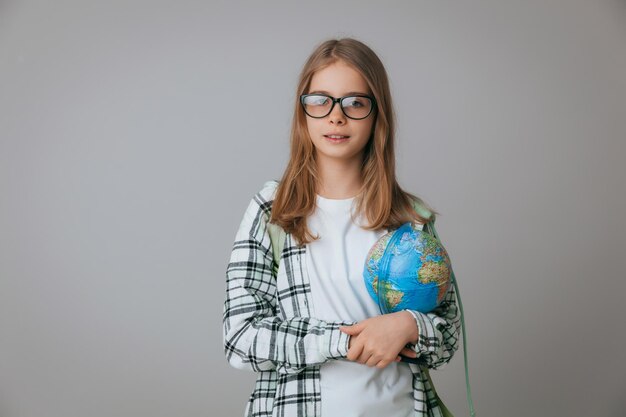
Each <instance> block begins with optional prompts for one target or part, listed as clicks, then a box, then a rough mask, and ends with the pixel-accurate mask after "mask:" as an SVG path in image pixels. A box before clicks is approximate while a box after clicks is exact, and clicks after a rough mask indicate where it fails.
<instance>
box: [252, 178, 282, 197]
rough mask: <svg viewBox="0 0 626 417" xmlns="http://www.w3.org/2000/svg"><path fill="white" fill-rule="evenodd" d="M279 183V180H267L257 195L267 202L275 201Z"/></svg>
mask: <svg viewBox="0 0 626 417" xmlns="http://www.w3.org/2000/svg"><path fill="white" fill-rule="evenodd" d="M278 183H279V182H278V181H277V180H267V181H265V182H264V183H263V185H262V186H261V188H260V190H259V191H258V192H257V194H256V195H257V196H258V197H259V198H261V199H263V200H264V201H266V202H270V201H273V200H274V195H275V194H276V189H277V188H278Z"/></svg>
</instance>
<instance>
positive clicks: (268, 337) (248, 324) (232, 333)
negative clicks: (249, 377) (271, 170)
mask: <svg viewBox="0 0 626 417" xmlns="http://www.w3.org/2000/svg"><path fill="white" fill-rule="evenodd" d="M269 198H270V196H269V194H268V193H267V192H266V188H264V189H263V190H261V192H259V193H257V194H256V195H255V196H254V197H253V198H252V201H251V202H250V204H249V205H248V208H247V209H246V212H245V214H244V216H243V220H242V222H241V224H240V226H239V229H238V231H237V234H236V237H235V243H234V244H233V249H232V253H231V256H230V262H229V264H228V267H227V270H226V300H225V302H224V310H223V312H224V315H223V330H224V332H223V337H224V338H223V341H224V353H225V355H226V358H227V360H228V362H229V363H230V365H232V366H233V367H235V368H237V369H243V370H252V371H255V372H256V371H266V370H271V369H276V371H277V372H279V373H283V374H295V373H299V372H301V371H302V370H303V369H304V368H306V367H309V366H314V365H319V364H322V363H324V362H326V361H328V360H330V359H339V358H345V357H346V356H347V352H348V338H349V336H348V335H347V334H345V333H342V332H341V331H340V330H339V326H341V325H346V324H353V323H354V322H351V321H350V322H343V321H324V320H320V319H316V318H313V317H292V318H289V319H287V320H283V319H281V318H280V317H279V316H277V314H276V311H277V304H276V300H277V291H276V277H275V276H274V275H273V274H272V263H273V257H272V247H271V241H270V238H269V234H268V231H267V221H268V219H269V205H268V204H267V199H269Z"/></svg>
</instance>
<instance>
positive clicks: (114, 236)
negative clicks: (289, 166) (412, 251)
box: [0, 0, 626, 417]
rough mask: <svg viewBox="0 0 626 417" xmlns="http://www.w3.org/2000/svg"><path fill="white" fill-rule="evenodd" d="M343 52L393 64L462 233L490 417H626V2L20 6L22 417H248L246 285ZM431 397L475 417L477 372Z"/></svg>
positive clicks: (18, 412) (409, 135) (8, 77)
mask: <svg viewBox="0 0 626 417" xmlns="http://www.w3.org/2000/svg"><path fill="white" fill-rule="evenodd" d="M337 36H354V37H356V38H358V39H360V40H362V41H364V42H366V43H367V44H368V45H370V46H371V47H372V48H373V49H374V51H376V52H377V53H378V54H379V56H380V58H381V59H382V60H383V62H384V63H385V65H386V68H387V70H388V73H389V76H390V79H391V87H392V94H393V96H394V99H395V105H396V109H397V113H398V143H397V144H398V152H397V156H398V175H399V180H400V183H401V185H402V186H403V187H404V188H405V189H407V190H409V191H411V192H414V193H416V194H418V195H419V196H421V197H422V198H424V199H425V200H426V201H428V202H429V203H430V204H432V205H433V207H434V208H435V209H437V210H439V211H440V212H441V213H442V214H441V216H440V217H439V221H438V224H439V227H438V230H439V232H440V235H441V237H442V239H444V243H445V245H446V247H447V248H448V250H449V252H450V254H451V256H452V258H453V262H454V266H455V272H456V274H457V277H458V279H459V285H460V290H461V296H462V301H463V307H464V309H465V315H466V324H467V329H468V353H469V363H470V379H471V382H472V393H473V397H474V402H475V406H476V410H477V412H478V416H480V417H482V416H485V417H487V416H494V417H501V416H507V417H517V416H528V415H534V416H547V415H550V416H569V417H571V416H590V415H593V416H622V415H624V414H623V413H624V408H625V407H626V400H624V398H626V396H625V395H624V394H625V393H626V392H625V391H626V388H625V387H626V377H624V375H625V372H626V353H625V351H624V343H625V342H626V337H625V336H624V329H625V328H624V324H623V320H624V317H625V313H626V307H625V305H624V304H625V301H626V300H625V294H626V279H625V275H626V274H625V273H624V271H625V270H626V261H625V259H626V256H625V255H626V221H625V220H624V217H623V216H624V213H625V212H626V189H625V188H626V187H625V178H626V169H625V168H624V158H625V156H626V4H625V2H624V1H593V2H591V1H583V0H578V1H565V0H558V1H556V0H555V1H544V0H541V1H539V0H533V1H517V2H512V1H501V0H492V1H486V0H481V1H468V2H461V1H459V2H452V1H430V2H427V1H415V2H410V1H404V2H387V3H386V4H384V5H383V4H382V2H378V4H364V2H362V1H349V2H348V1H344V2H337V1H316V2H307V3H306V4H295V2H287V1H285V2H271V1H265V2H237V3H235V4H233V3H231V2H209V1H206V0H205V1H191V0H178V1H171V2H163V1H128V0H124V1H120V0H117V1H106V2H105V1H100V2H87V1H77V0H76V1H69V0H57V1H54V2H45V1H26V0H25V1H19V2H18V1H6V0H5V1H2V2H0V202H1V204H0V416H1V417H18V416H20V417H22V416H23V417H57V416H58V417H74V416H75V417H84V416H90V417H91V416H93V417H100V416H146V417H147V416H150V417H159V416H181V417H183V416H208V415H211V416H217V415H219V416H241V415H243V410H244V406H245V402H246V400H247V398H248V396H249V394H250V393H251V392H252V387H253V383H254V378H255V374H254V373H251V372H244V371H240V370H236V369H234V368H231V367H230V366H229V365H228V364H227V362H226V360H225V357H224V355H223V347H222V327H221V325H222V307H223V301H224V295H225V294H224V290H225V270H226V265H227V261H228V258H229V255H230V250H231V246H232V243H233V239H234V236H235V232H236V230H237V227H238V225H239V222H240V221H241V217H242V215H243V212H244V210H245V208H246V206H247V204H248V202H249V200H250V198H251V197H252V195H253V194H254V193H255V192H256V191H258V189H260V187H261V185H262V184H263V183H264V182H265V181H266V180H268V179H272V178H279V177H280V175H281V173H282V170H283V169H284V167H285V163H286V158H287V155H288V153H287V152H288V133H289V123H290V121H291V111H292V102H293V100H294V91H295V83H296V79H297V75H298V71H299V70H300V68H301V66H302V64H303V63H304V60H305V59H306V57H307V56H308V55H309V53H310V52H311V51H312V49H313V48H314V46H315V45H316V44H317V43H318V42H321V41H322V40H324V39H326V38H328V37H337ZM255 95H256V96H257V97H258V98H254V96H255ZM433 378H434V379H435V382H436V384H437V388H438V390H439V392H440V393H441V394H442V396H443V398H444V399H445V400H446V403H447V404H449V406H450V408H451V409H452V410H453V411H454V412H455V414H456V415H457V416H462V415H468V413H467V403H466V393H465V376H464V370H463V356H462V351H459V353H458V354H457V356H455V358H454V359H453V360H452V362H451V363H450V364H449V367H447V368H446V369H443V370H441V371H439V372H434V373H433ZM354 400H358V399H354Z"/></svg>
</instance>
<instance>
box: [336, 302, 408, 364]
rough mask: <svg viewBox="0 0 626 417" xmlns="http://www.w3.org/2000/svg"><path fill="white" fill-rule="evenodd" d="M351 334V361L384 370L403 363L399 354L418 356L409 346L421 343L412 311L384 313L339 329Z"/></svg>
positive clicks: (349, 352) (349, 353) (349, 343)
mask: <svg viewBox="0 0 626 417" xmlns="http://www.w3.org/2000/svg"><path fill="white" fill-rule="evenodd" d="M339 330H341V331H342V332H344V333H347V334H349V335H350V339H349V342H348V356H347V358H348V360H351V361H355V362H359V363H362V364H366V365H367V366H370V367H372V366H376V367H377V368H379V369H382V368H384V367H386V366H387V365H389V364H390V363H391V362H399V361H400V360H401V358H400V356H399V354H402V355H405V356H409V357H413V358H415V357H417V353H416V352H415V351H414V350H412V349H410V348H407V347H406V344H407V343H409V342H412V341H416V340H417V334H418V329H417V325H416V323H415V319H414V318H413V315H411V313H409V312H408V311H399V312H396V313H389V314H383V315H380V316H375V317H371V318H368V319H366V320H363V321H360V322H358V323H356V324H354V325H352V326H341V327H340V328H339Z"/></svg>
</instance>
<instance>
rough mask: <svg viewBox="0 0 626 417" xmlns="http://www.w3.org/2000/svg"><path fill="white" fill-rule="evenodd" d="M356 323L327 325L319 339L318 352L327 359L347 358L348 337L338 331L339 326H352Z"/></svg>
mask: <svg viewBox="0 0 626 417" xmlns="http://www.w3.org/2000/svg"><path fill="white" fill-rule="evenodd" d="M356 323H357V322H356V321H351V322H332V323H328V326H327V328H326V330H325V331H324V336H323V337H322V338H321V340H320V343H322V346H320V351H321V352H322V355H324V356H325V357H326V358H327V359H342V358H346V357H347V356H348V344H349V341H350V335H349V334H347V333H344V332H342V331H341V330H339V327H341V326H352V325H353V324H356Z"/></svg>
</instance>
